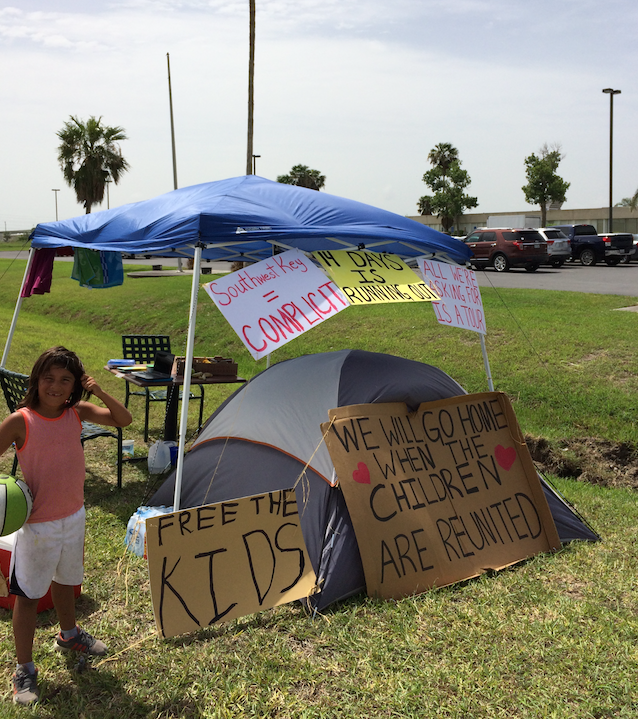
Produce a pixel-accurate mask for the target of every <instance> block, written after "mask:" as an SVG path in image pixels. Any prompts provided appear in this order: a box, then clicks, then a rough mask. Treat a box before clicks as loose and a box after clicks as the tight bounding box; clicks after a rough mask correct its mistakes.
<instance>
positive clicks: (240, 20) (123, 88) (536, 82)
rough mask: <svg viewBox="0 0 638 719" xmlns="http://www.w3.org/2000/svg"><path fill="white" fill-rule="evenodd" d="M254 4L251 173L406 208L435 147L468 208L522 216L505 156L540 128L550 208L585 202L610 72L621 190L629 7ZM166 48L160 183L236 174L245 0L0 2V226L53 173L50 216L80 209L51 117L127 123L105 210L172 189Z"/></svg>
mask: <svg viewBox="0 0 638 719" xmlns="http://www.w3.org/2000/svg"><path fill="white" fill-rule="evenodd" d="M256 3H257V49H256V75H255V140H254V152H255V153H256V154H259V155H261V157H260V158H259V159H258V160H257V174H259V175H262V176H264V177H268V178H270V179H273V180H274V179H275V178H276V176H277V175H279V174H283V173H285V172H287V171H288V170H290V168H291V167H292V165H294V164H297V163H302V164H306V165H310V166H311V167H313V168H316V169H318V170H320V171H321V172H322V173H323V174H325V175H326V177H327V182H326V191H327V192H330V193H332V194H336V195H341V196H344V197H349V198H352V199H356V200H359V201H362V202H367V203H369V204H372V205H376V206H378V207H382V208H384V209H388V210H391V211H394V212H397V213H399V214H402V215H412V214H415V213H416V202H417V199H418V198H419V197H420V196H421V195H423V194H425V193H426V192H427V188H426V187H425V185H424V184H423V182H422V181H421V178H422V176H423V173H424V172H425V171H426V170H427V169H428V167H429V165H428V163H427V154H428V152H429V150H430V149H431V148H432V147H433V146H434V145H435V144H437V143H439V142H451V143H452V144H454V145H455V146H456V147H457V148H458V150H459V153H460V157H461V160H462V162H463V167H464V168H465V169H466V170H467V171H468V172H469V174H470V176H471V178H472V185H471V187H470V190H469V191H470V194H473V195H476V196H477V197H478V200H479V208H478V209H479V210H481V211H486V212H497V211H524V210H525V209H531V206H529V205H527V204H526V202H525V199H524V196H523V193H522V191H521V186H522V185H523V184H524V182H525V177H524V165H523V161H524V158H525V157H526V156H527V155H529V154H530V153H531V152H537V151H538V149H539V148H540V147H541V146H542V145H543V144H544V143H550V144H552V143H559V144H560V145H561V148H562V151H563V153H564V155H565V159H564V160H563V162H562V164H561V166H560V168H559V174H561V175H562V176H563V177H564V178H565V179H566V180H567V181H569V182H571V187H570V189H569V191H568V193H567V202H566V204H565V207H568V208H569V207H571V208H582V207H603V206H606V205H607V202H608V181H609V174H608V173H609V98H608V96H607V95H603V94H602V92H601V91H602V88H604V87H614V88H619V89H621V90H622V94H621V95H618V96H616V98H615V100H614V147H615V152H614V189H615V191H614V199H615V201H618V200H620V199H621V198H622V197H625V196H627V195H630V194H633V192H634V191H635V190H636V188H637V187H638V137H637V133H636V122H635V120H636V117H637V110H638V88H637V85H638V82H637V80H636V67H638V62H637V60H638V57H637V55H638V50H637V43H636V40H635V38H636V33H637V30H638V4H636V3H635V2H630V1H629V0H622V1H621V0H608V1H607V2H601V1H599V0H578V1H576V0H552V1H549V0H537V1H536V2H532V3H530V2H523V1H522V0H393V2H387V1H386V2H380V0H368V1H367V2H365V3H362V2H360V0H358V1H357V2H355V1H354V0H256ZM52 8H54V9H52ZM166 53H170V61H171V76H172V77H171V79H172V89H173V107H174V115H175V129H176V147H177V174H178V181H179V185H180V186H182V187H183V186H186V185H193V184H197V183H200V182H207V181H211V180H217V179H222V178H226V177H233V176H237V175H242V174H244V172H245V166H246V122H247V119H246V116H247V110H246V108H247V90H246V86H247V62H248V0H210V1H208V0H207V1H204V0H121V1H119V0H113V1H103V0H92V2H91V3H87V2H86V1H85V0H83V1H82V2H80V1H79V0H56V2H55V3H52V2H50V0H49V1H48V2H45V1H44V0H20V2H19V3H17V2H16V3H15V4H14V5H11V4H10V3H1V4H0V62H1V63H2V68H3V72H2V84H1V88H2V96H1V98H2V102H1V103H0V127H1V129H2V167H3V172H2V173H0V229H3V226H2V224H3V223H4V225H5V226H6V227H7V229H10V230H11V229H26V228H29V227H32V226H33V225H35V224H36V223H37V222H45V221H50V220H53V219H55V200H54V193H53V192H52V191H51V190H52V189H53V188H60V192H59V193H58V211H59V216H60V219H63V218H68V217H73V216H76V215H79V214H81V213H82V208H81V206H80V205H78V204H77V203H76V202H75V199H74V196H73V193H72V190H71V189H70V188H68V187H67V186H66V185H65V184H64V181H63V179H62V174H61V171H60V169H59V167H58V164H57V160H56V147H57V142H58V140H57V137H56V132H57V131H58V130H59V129H60V128H61V127H62V125H63V123H64V122H65V120H67V119H68V117H69V115H71V114H73V115H78V116H79V117H81V118H87V117H88V116H89V115H96V116H100V115H101V116H102V117H103V119H104V121H105V122H106V123H107V124H111V125H121V126H122V127H124V128H125V130H126V132H127V134H128V137H129V139H128V140H127V141H125V142H124V143H123V145H122V149H123V152H124V155H125V156H126V157H127V159H128V160H129V162H130V163H131V171H130V172H129V173H127V175H126V176H125V177H124V179H123V180H122V182H121V183H120V184H119V185H118V186H117V187H112V188H111V192H110V201H111V206H112V207H114V206H116V205H120V204H125V203H128V202H135V201H138V200H143V199H146V198H148V197H153V196H155V195H159V194H161V193H163V192H168V191H170V190H172V189H173V174H172V157H171V144H170V121H169V106H168V88H167V67H166ZM103 207H104V208H105V207H106V203H105V204H104V205H103ZM95 209H96V210H97V209H98V208H95Z"/></svg>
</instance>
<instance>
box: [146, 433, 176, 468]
mask: <svg viewBox="0 0 638 719" xmlns="http://www.w3.org/2000/svg"><path fill="white" fill-rule="evenodd" d="M174 445H175V442H162V441H157V442H155V443H154V444H152V445H151V446H150V447H149V450H148V471H149V474H162V473H163V472H166V470H167V469H169V468H170V466H171V447H172V446H174Z"/></svg>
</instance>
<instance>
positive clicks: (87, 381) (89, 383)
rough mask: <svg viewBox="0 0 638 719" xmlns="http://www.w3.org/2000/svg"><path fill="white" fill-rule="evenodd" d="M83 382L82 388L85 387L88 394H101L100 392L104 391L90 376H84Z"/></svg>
mask: <svg viewBox="0 0 638 719" xmlns="http://www.w3.org/2000/svg"><path fill="white" fill-rule="evenodd" d="M81 382H82V387H84V389H85V390H86V391H87V392H91V393H92V394H100V392H101V391H102V390H101V389H100V386H99V385H98V383H97V382H96V381H95V380H94V379H93V377H89V375H88V374H85V375H82V380H81Z"/></svg>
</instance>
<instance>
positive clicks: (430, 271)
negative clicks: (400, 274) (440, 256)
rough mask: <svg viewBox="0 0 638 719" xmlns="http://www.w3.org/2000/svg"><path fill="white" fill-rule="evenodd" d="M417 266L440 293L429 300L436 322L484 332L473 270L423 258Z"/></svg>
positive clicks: (477, 288)
mask: <svg viewBox="0 0 638 719" xmlns="http://www.w3.org/2000/svg"><path fill="white" fill-rule="evenodd" d="M419 269H420V270H421V272H422V274H423V277H424V278H425V282H426V284H427V286H428V287H430V288H431V289H432V290H434V291H435V292H437V293H438V294H439V295H440V301H436V302H433V303H432V307H433V308H434V313H435V315H436V319H437V321H438V322H439V324H441V325H449V326H450V327H460V328H461V329H464V330H472V331H473V332H479V333H480V334H482V335H484V334H486V333H487V327H486V325H485V312H484V311H483V301H482V299H481V291H480V290H479V286H478V282H477V281H476V273H475V272H474V270H469V269H467V267H461V266H460V265H449V264H447V263H446V262H437V261H436V260H425V259H420V260H419Z"/></svg>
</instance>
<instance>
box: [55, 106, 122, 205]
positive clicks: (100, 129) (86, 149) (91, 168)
mask: <svg viewBox="0 0 638 719" xmlns="http://www.w3.org/2000/svg"><path fill="white" fill-rule="evenodd" d="M57 135H58V137H59V138H60V140H61V142H60V146H59V147H58V161H59V162H60V167H61V168H62V173H63V175H64V179H65V181H66V183H67V184H68V185H69V186H70V187H72V188H73V189H74V190H75V196H76V197H77V201H78V202H80V203H82V204H83V205H84V208H85V210H86V213H87V214H88V213H89V212H91V207H92V206H93V205H96V204H100V203H101V202H102V201H103V200H104V189H105V187H106V183H107V181H108V182H110V181H113V182H114V183H115V184H116V185H117V183H118V182H119V181H120V179H121V178H122V175H123V174H124V173H125V172H126V171H127V170H128V169H129V164H128V162H127V161H126V160H125V159H124V158H123V157H122V151H121V149H120V146H119V144H118V143H119V142H120V141H121V140H126V139H127V138H126V134H125V132H124V129H123V128H121V127H108V126H107V125H103V124H102V118H101V117H98V118H95V117H89V119H88V120H87V121H86V122H84V121H83V120H79V119H78V118H77V117H74V116H73V115H71V116H70V119H69V120H68V121H67V122H65V123H64V127H63V128H62V129H61V130H60V131H59V132H58V133H57Z"/></svg>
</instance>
